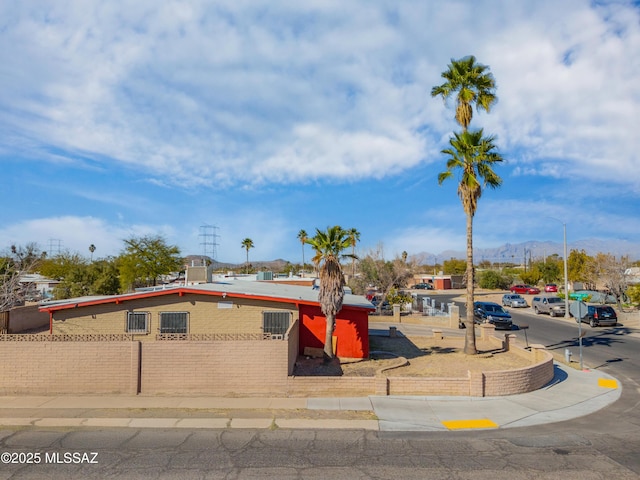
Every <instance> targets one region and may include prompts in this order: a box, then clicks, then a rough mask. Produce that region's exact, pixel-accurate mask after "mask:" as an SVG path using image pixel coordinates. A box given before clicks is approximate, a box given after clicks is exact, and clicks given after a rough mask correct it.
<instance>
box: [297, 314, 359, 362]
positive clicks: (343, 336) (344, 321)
mask: <svg viewBox="0 0 640 480" xmlns="http://www.w3.org/2000/svg"><path fill="white" fill-rule="evenodd" d="M326 325H327V321H326V319H325V317H324V315H323V314H322V310H320V307H319V306H318V307H315V306H310V305H300V354H302V353H303V352H304V348H305V347H316V348H323V347H324V336H325V331H326ZM333 335H334V336H336V337H338V343H337V349H336V355H337V356H338V357H343V358H367V357H368V356H369V312H368V311H367V310H362V309H350V308H347V307H343V308H342V310H340V311H339V312H338V315H337V318H336V328H335V330H334V332H333Z"/></svg>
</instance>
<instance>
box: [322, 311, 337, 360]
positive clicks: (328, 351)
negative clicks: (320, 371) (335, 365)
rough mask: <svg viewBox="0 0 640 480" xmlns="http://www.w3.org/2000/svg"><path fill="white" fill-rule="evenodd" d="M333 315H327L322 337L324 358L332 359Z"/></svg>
mask: <svg viewBox="0 0 640 480" xmlns="http://www.w3.org/2000/svg"><path fill="white" fill-rule="evenodd" d="M335 322H336V317H335V315H327V328H326V330H325V335H324V358H325V359H326V360H328V359H332V358H333V329H334V327H335Z"/></svg>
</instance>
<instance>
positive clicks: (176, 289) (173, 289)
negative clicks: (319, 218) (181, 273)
mask: <svg viewBox="0 0 640 480" xmlns="http://www.w3.org/2000/svg"><path fill="white" fill-rule="evenodd" d="M176 294H177V295H185V294H196V295H212V296H222V297H224V298H226V297H229V298H253V299H257V300H267V301H280V302H284V303H293V304H304V305H319V302H318V290H317V289H315V290H314V289H313V288H312V287H310V286H298V285H288V284H281V283H273V282H260V281H257V282H247V281H242V280H240V281H236V280H233V279H229V280H228V281H221V282H215V283H203V284H199V285H162V286H158V287H149V288H145V289H141V290H139V291H137V292H133V293H124V294H121V295H101V296H100V295H95V296H85V297H77V298H67V299H63V300H50V301H46V302H42V303H40V306H39V308H40V311H48V312H50V311H55V310H64V309H68V308H77V307H84V306H90V305H99V304H105V303H122V302H126V301H130V300H137V299H142V298H150V297H157V296H163V295H176ZM343 306H344V307H350V308H362V309H367V310H373V309H375V307H374V306H373V305H372V304H371V302H369V301H368V300H367V299H366V298H365V297H363V296H362V295H353V294H345V296H344V300H343Z"/></svg>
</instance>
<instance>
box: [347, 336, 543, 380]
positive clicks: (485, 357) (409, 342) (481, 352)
mask: <svg viewBox="0 0 640 480" xmlns="http://www.w3.org/2000/svg"><path fill="white" fill-rule="evenodd" d="M369 346H370V351H371V352H373V353H372V355H371V356H372V357H373V358H372V359H368V360H364V361H362V362H357V363H348V364H342V365H341V367H342V372H343V375H350V376H373V375H375V372H376V371H377V370H379V369H380V368H383V367H386V366H390V365H392V364H395V363H397V359H395V358H393V357H391V356H389V355H381V354H377V353H375V352H389V353H392V354H395V355H397V356H401V357H405V358H406V359H407V360H409V365H406V366H404V367H399V368H394V369H393V370H388V371H385V372H384V373H383V375H390V376H410V377H414V376H426V377H465V376H466V375H467V372H468V371H469V370H471V371H495V370H510V369H516V368H522V367H526V366H529V365H531V364H532V363H533V362H532V361H529V360H527V359H525V358H523V357H521V356H519V355H517V354H515V353H513V352H504V351H503V350H502V349H496V347H495V346H494V345H493V344H490V343H488V342H482V341H481V340H480V339H477V341H476V346H477V349H478V354H477V355H465V354H464V353H463V352H462V348H463V340H462V339H461V338H455V339H454V338H452V339H444V340H440V341H437V342H436V341H435V339H433V338H431V337H420V336H411V337H397V338H390V337H377V336H376V337H370V339H369Z"/></svg>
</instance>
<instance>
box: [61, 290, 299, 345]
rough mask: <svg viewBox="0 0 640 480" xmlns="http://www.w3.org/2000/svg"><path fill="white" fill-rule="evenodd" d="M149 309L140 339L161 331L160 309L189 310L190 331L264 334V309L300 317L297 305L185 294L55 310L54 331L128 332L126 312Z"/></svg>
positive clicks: (136, 335)
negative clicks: (146, 330) (144, 331)
mask: <svg viewBox="0 0 640 480" xmlns="http://www.w3.org/2000/svg"><path fill="white" fill-rule="evenodd" d="M128 311H130V312H149V313H150V314H151V317H150V325H149V333H148V334H134V338H135V339H136V340H140V341H144V342H146V341H154V340H155V335H156V334H157V333H159V327H160V325H159V313H160V312H189V332H188V333H192V334H202V333H262V312H264V311H288V312H291V313H292V318H293V319H296V318H297V316H298V312H297V309H296V308H295V306H294V305H292V304H288V303H279V302H265V301H259V300H253V299H238V298H234V299H232V300H231V299H223V298H222V297H221V296H210V295H197V294H186V295H183V296H179V295H177V294H176V295H163V296H158V297H150V298H141V299H136V300H127V301H126V302H122V303H120V304H117V303H107V304H100V305H88V306H83V307H82V308H78V309H73V308H72V309H65V310H55V311H53V322H52V333H53V334H59V335H74V334H88V333H91V334H96V333H98V334H120V333H126V331H125V329H126V320H127V312H128Z"/></svg>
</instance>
